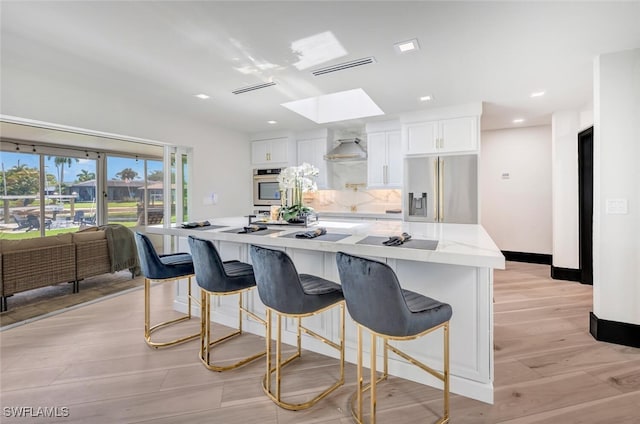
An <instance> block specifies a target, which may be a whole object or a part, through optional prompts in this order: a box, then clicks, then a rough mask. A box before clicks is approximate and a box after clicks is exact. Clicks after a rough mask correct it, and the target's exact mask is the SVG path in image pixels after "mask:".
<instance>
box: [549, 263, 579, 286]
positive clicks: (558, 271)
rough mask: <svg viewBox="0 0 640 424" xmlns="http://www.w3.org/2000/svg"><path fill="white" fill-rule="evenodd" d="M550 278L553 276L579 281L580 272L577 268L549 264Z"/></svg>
mask: <svg viewBox="0 0 640 424" xmlns="http://www.w3.org/2000/svg"><path fill="white" fill-rule="evenodd" d="M551 278H553V279H554V280H566V281H577V282H581V280H582V273H581V272H580V270H579V269H574V268H560V267H557V266H551Z"/></svg>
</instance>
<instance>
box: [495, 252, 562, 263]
mask: <svg viewBox="0 0 640 424" xmlns="http://www.w3.org/2000/svg"><path fill="white" fill-rule="evenodd" d="M502 254H503V255H504V258H505V259H506V260H508V261H514V262H527V263H530V264H543V265H551V255H547V254H544V253H527V252H512V251H510V250H502Z"/></svg>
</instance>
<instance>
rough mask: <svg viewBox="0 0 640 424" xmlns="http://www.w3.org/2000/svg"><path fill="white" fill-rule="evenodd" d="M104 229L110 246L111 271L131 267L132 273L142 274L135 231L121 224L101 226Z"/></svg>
mask: <svg viewBox="0 0 640 424" xmlns="http://www.w3.org/2000/svg"><path fill="white" fill-rule="evenodd" d="M99 228H100V229H101V230H104V232H105V236H106V238H107V246H109V259H110V260H111V272H112V273H113V272H116V271H120V270H123V269H127V268H128V269H129V270H130V271H131V274H132V275H140V265H139V264H138V251H137V249H136V240H135V237H134V236H133V232H132V231H131V230H130V229H128V228H127V227H125V226H123V225H119V224H107V225H101V226H100V227H99Z"/></svg>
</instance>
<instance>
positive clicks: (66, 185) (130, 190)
mask: <svg viewBox="0 0 640 424" xmlns="http://www.w3.org/2000/svg"><path fill="white" fill-rule="evenodd" d="M0 150H1V151H2V152H1V154H2V155H1V157H0V159H1V162H2V163H1V164H2V169H1V172H0V202H1V203H2V207H1V209H0V238H4V239H23V238H32V237H40V236H51V235H57V234H60V233H65V232H74V231H77V230H78V229H79V227H80V226H82V225H97V224H102V223H119V224H123V225H126V226H129V227H136V226H139V225H153V224H159V223H162V222H163V219H164V168H163V161H162V160H161V158H149V157H147V158H140V157H136V156H125V155H115V154H105V153H102V154H101V153H98V152H87V151H84V150H80V149H74V148H72V147H59V148H58V147H50V146H40V145H22V144H16V143H14V142H9V141H4V140H3V141H2V143H1V144H0ZM158 151H160V150H159V149H158ZM185 163H186V162H185ZM103 193H104V194H106V196H103ZM183 204H185V205H186V202H184V203H183Z"/></svg>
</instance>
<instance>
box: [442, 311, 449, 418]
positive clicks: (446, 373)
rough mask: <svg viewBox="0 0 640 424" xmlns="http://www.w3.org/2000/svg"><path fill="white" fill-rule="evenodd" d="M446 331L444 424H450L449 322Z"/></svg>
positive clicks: (444, 328)
mask: <svg viewBox="0 0 640 424" xmlns="http://www.w3.org/2000/svg"><path fill="white" fill-rule="evenodd" d="M443 330H444V370H443V372H444V416H443V421H442V422H443V424H444V423H448V422H449V321H447V323H446V324H445V326H444V327H443Z"/></svg>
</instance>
